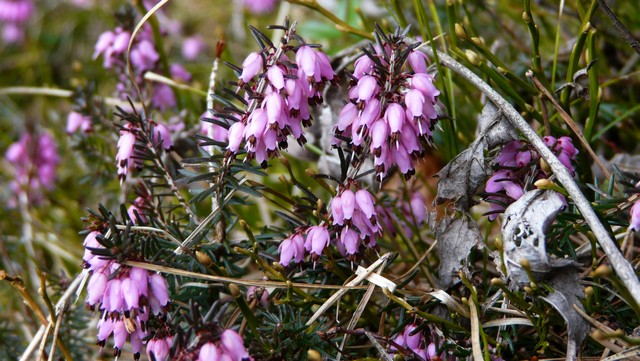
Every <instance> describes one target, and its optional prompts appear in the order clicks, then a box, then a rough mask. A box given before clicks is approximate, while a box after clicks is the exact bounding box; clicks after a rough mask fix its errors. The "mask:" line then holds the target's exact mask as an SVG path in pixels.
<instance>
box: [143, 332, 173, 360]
mask: <svg viewBox="0 0 640 361" xmlns="http://www.w3.org/2000/svg"><path fill="white" fill-rule="evenodd" d="M152 341H153V342H152ZM171 344H173V338H172V337H168V338H166V339H165V338H159V339H152V340H149V342H148V343H147V356H148V357H149V360H151V359H152V358H151V354H153V357H155V359H156V360H157V361H165V360H167V357H168V356H169V350H170V349H171Z"/></svg>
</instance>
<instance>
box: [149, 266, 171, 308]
mask: <svg viewBox="0 0 640 361" xmlns="http://www.w3.org/2000/svg"><path fill="white" fill-rule="evenodd" d="M149 290H150V291H151V294H150V297H149V305H150V307H151V310H152V311H153V313H155V314H158V313H160V311H161V309H162V307H164V306H166V305H167V303H169V291H168V285H167V281H166V280H165V279H164V277H162V276H161V275H160V274H158V273H154V274H152V275H151V276H149Z"/></svg>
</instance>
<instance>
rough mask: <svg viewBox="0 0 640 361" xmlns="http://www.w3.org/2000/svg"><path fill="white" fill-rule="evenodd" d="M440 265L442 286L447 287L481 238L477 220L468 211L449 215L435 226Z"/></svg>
mask: <svg viewBox="0 0 640 361" xmlns="http://www.w3.org/2000/svg"><path fill="white" fill-rule="evenodd" d="M435 233H436V239H437V240H438V245H437V246H436V248H437V251H438V257H439V259H440V265H439V266H438V274H439V275H440V287H441V288H447V287H449V286H451V284H452V283H453V274H457V273H458V271H460V269H462V268H463V262H464V261H465V260H466V259H467V257H468V256H469V252H470V251H471V249H472V248H473V246H475V245H477V244H478V243H479V242H480V241H481V240H482V236H481V235H480V230H479V229H478V225H477V224H476V222H475V221H474V220H473V218H471V216H469V214H467V213H463V214H462V215H461V216H458V217H456V216H455V215H454V216H447V217H445V218H444V219H443V220H441V221H440V222H439V223H438V225H437V226H436V227H435Z"/></svg>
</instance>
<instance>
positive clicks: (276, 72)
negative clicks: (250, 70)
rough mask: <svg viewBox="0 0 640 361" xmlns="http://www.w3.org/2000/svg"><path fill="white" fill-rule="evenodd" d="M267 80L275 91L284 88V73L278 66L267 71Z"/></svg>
mask: <svg viewBox="0 0 640 361" xmlns="http://www.w3.org/2000/svg"><path fill="white" fill-rule="evenodd" d="M267 78H268V79H269V81H270V82H271V84H272V85H273V86H274V87H275V88H276V89H278V90H281V89H282V88H284V72H283V70H282V68H280V67H279V66H271V67H269V70H267ZM272 94H275V93H272Z"/></svg>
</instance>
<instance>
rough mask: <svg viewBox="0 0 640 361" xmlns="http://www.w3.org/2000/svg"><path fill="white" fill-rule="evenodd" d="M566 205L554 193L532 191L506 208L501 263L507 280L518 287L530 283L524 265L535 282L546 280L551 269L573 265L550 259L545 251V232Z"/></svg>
mask: <svg viewBox="0 0 640 361" xmlns="http://www.w3.org/2000/svg"><path fill="white" fill-rule="evenodd" d="M564 206H565V203H564V200H563V199H562V197H561V196H560V195H559V194H558V193H556V192H554V191H543V190H533V191H529V192H527V193H525V194H524V195H523V196H522V197H520V199H518V200H517V201H516V202H514V203H513V204H511V205H510V206H509V207H507V209H506V211H505V213H504V219H505V221H504V224H503V226H502V237H503V244H504V264H505V266H506V268H507V272H508V278H509V279H510V280H511V281H512V282H514V283H515V284H517V285H528V284H529V283H530V282H531V281H532V280H530V279H529V275H528V273H527V271H526V270H525V268H524V267H523V266H522V265H523V263H528V265H529V266H528V267H529V268H530V270H531V274H532V275H533V277H534V278H535V280H541V279H544V278H547V276H548V273H549V271H551V270H552V269H554V268H561V267H567V266H571V265H575V262H574V261H572V260H565V259H557V258H551V257H549V255H548V254H547V250H546V244H545V243H546V236H545V233H546V231H547V229H548V228H549V226H550V225H551V223H553V221H554V220H555V218H556V215H557V214H558V212H560V210H561V209H562V208H564Z"/></svg>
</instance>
